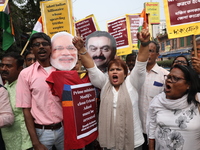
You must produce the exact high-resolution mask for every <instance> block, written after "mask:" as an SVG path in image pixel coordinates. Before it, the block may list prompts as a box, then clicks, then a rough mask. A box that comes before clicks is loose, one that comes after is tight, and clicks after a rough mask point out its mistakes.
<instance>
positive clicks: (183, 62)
mask: <svg viewBox="0 0 200 150" xmlns="http://www.w3.org/2000/svg"><path fill="white" fill-rule="evenodd" d="M174 63H180V64H187V62H186V61H184V60H175V61H174Z"/></svg>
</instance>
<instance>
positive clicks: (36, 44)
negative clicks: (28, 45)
mask: <svg viewBox="0 0 200 150" xmlns="http://www.w3.org/2000/svg"><path fill="white" fill-rule="evenodd" d="M40 44H42V46H49V45H50V44H49V43H48V42H41V43H39V42H37V43H33V44H32V47H39V46H40Z"/></svg>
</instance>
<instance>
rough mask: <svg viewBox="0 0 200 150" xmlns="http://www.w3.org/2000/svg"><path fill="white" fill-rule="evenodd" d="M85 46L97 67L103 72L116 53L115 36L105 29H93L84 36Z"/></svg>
mask: <svg viewBox="0 0 200 150" xmlns="http://www.w3.org/2000/svg"><path fill="white" fill-rule="evenodd" d="M85 47H86V49H87V52H88V53H89V55H90V56H91V57H92V59H93V60H94V63H95V64H96V65H97V67H98V68H99V69H100V70H101V71H103V72H105V71H106V68H107V66H108V63H109V62H110V60H112V59H114V57H115V54H116V41H115V38H114V37H113V36H112V35H111V34H110V33H108V32H106V31H95V32H93V33H91V34H89V35H88V36H87V37H86V41H85Z"/></svg>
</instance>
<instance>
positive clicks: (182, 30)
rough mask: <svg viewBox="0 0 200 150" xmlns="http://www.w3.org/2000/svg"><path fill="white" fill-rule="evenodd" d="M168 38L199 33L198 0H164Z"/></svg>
mask: <svg viewBox="0 0 200 150" xmlns="http://www.w3.org/2000/svg"><path fill="white" fill-rule="evenodd" d="M164 8H165V18H166V27H167V33H168V38H169V39H173V38H178V37H184V36H189V35H197V34H200V26H199V25H200V9H199V8H200V2H199V1H185V2H180V1H168V0H164Z"/></svg>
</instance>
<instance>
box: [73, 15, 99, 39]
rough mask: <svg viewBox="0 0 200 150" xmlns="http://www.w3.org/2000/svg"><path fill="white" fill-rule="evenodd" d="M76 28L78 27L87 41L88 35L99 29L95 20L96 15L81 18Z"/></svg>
mask: <svg viewBox="0 0 200 150" xmlns="http://www.w3.org/2000/svg"><path fill="white" fill-rule="evenodd" d="M75 27H76V29H78V31H79V33H80V35H81V37H83V40H84V41H85V39H86V37H87V36H88V35H89V34H91V33H92V32H95V31H97V29H98V28H97V23H96V21H95V18H94V15H90V16H88V17H86V18H84V19H81V20H79V21H77V22H76V23H75Z"/></svg>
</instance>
